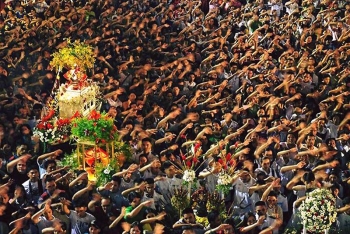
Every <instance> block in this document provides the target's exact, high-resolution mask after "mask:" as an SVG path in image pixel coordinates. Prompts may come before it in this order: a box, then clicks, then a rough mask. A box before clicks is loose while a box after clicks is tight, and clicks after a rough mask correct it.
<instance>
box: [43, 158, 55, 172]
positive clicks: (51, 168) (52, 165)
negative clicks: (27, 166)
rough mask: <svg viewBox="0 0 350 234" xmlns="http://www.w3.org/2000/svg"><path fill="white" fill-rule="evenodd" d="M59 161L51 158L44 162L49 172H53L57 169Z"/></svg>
mask: <svg viewBox="0 0 350 234" xmlns="http://www.w3.org/2000/svg"><path fill="white" fill-rule="evenodd" d="M56 167H57V163H56V161H55V160H54V159H49V160H46V161H45V162H44V168H45V170H46V171H47V172H52V171H54V170H56Z"/></svg>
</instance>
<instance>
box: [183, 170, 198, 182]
mask: <svg viewBox="0 0 350 234" xmlns="http://www.w3.org/2000/svg"><path fill="white" fill-rule="evenodd" d="M195 178H196V173H195V172H194V170H186V171H184V175H183V177H182V179H183V180H184V181H186V182H193V181H194V179H195Z"/></svg>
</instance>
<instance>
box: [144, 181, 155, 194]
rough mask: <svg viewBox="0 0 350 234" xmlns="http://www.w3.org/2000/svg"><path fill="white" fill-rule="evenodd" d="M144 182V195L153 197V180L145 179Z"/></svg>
mask: <svg viewBox="0 0 350 234" xmlns="http://www.w3.org/2000/svg"><path fill="white" fill-rule="evenodd" d="M145 182H146V186H145V191H146V193H147V194H150V195H152V196H153V193H154V179H153V178H146V179H145Z"/></svg>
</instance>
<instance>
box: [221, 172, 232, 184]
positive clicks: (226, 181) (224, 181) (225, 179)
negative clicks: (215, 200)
mask: <svg viewBox="0 0 350 234" xmlns="http://www.w3.org/2000/svg"><path fill="white" fill-rule="evenodd" d="M231 182H232V178H231V176H230V175H228V174H226V173H220V174H219V178H218V185H230V184H231Z"/></svg>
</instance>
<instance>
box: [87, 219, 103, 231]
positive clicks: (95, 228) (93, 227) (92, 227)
mask: <svg viewBox="0 0 350 234" xmlns="http://www.w3.org/2000/svg"><path fill="white" fill-rule="evenodd" d="M100 232H101V225H100V224H99V223H98V222H97V221H96V220H92V221H91V223H90V227H89V234H99V233H100Z"/></svg>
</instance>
